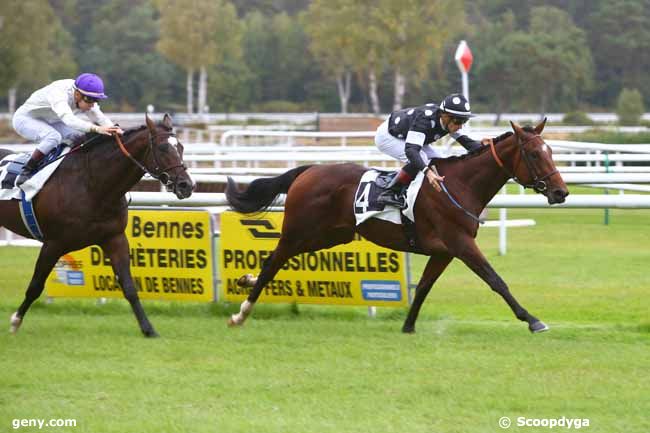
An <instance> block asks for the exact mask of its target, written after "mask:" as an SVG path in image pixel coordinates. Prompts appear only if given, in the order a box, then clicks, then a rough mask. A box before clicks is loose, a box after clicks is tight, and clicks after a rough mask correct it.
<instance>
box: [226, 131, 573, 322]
mask: <svg viewBox="0 0 650 433" xmlns="http://www.w3.org/2000/svg"><path fill="white" fill-rule="evenodd" d="M545 122H546V120H544V121H543V122H542V123H540V124H539V125H537V126H536V127H535V128H531V127H525V128H521V127H519V126H518V125H515V124H512V127H513V129H514V131H515V133H514V134H512V133H510V134H509V135H506V136H505V137H502V138H503V139H502V140H500V141H498V142H497V144H496V145H489V146H488V145H486V146H484V147H483V148H481V149H478V150H476V151H474V152H472V153H471V154H468V155H465V156H462V157H452V158H448V159H436V160H433V161H432V162H433V163H435V165H436V166H437V168H438V171H439V172H440V174H441V175H444V176H445V182H444V184H445V186H446V187H447V189H448V191H449V192H450V194H451V196H452V197H455V200H457V202H459V204H460V205H461V206H462V208H464V210H466V211H467V212H469V213H471V214H473V215H478V214H480V212H481V211H482V210H483V208H485V206H486V205H487V203H488V202H489V201H490V200H491V199H492V197H494V195H495V194H496V193H497V192H498V191H499V190H500V189H501V187H503V185H504V184H505V183H506V182H507V180H508V179H510V178H514V179H515V180H517V181H518V182H519V183H520V184H522V185H524V186H527V187H531V188H534V189H535V190H536V191H537V192H539V193H542V194H544V195H545V196H546V197H547V198H548V202H549V203H550V204H553V203H562V202H564V200H565V197H566V196H567V195H568V190H567V187H566V185H565V184H564V181H563V180H562V177H561V176H560V174H559V173H558V171H557V169H556V167H555V164H554V163H553V159H552V154H551V148H550V147H549V146H548V145H547V144H546V143H544V140H543V139H542V138H541V136H540V135H539V134H541V132H542V130H543V129H544V124H545ZM366 170H367V168H365V167H360V166H358V165H354V164H338V165H313V166H302V167H298V168H295V169H293V170H290V171H288V172H287V173H285V174H283V175H281V176H278V177H275V178H269V179H256V180H255V181H254V182H252V183H251V184H250V186H249V187H248V188H247V189H246V190H245V191H243V192H238V191H237V190H236V188H235V185H234V182H233V181H232V179H229V183H228V188H227V190H226V197H227V199H228V202H229V203H230V205H231V206H232V207H233V209H234V210H236V211H238V212H242V213H252V212H257V211H260V210H263V209H265V208H266V207H268V206H269V205H270V204H271V203H272V202H273V200H274V199H275V197H276V196H277V195H278V194H280V193H287V197H286V201H285V211H284V212H285V217H284V223H283V225H282V236H281V238H280V240H279V243H278V246H277V248H276V249H275V251H274V252H273V254H272V255H271V256H270V257H269V258H268V259H267V260H266V262H265V263H264V265H263V266H262V270H261V273H260V275H259V277H258V278H257V279H255V278H251V279H247V278H243V279H242V284H244V285H250V284H252V285H253V288H252V289H251V292H250V294H249V296H248V298H247V299H246V300H245V301H244V302H243V303H242V305H241V307H240V311H239V313H238V314H235V315H233V316H232V317H231V318H230V319H229V324H230V325H240V324H242V323H243V322H244V320H245V319H246V317H247V316H248V315H249V314H250V312H251V311H252V308H253V305H254V303H255V302H256V301H257V299H258V298H259V296H260V293H261V291H262V288H264V286H265V285H266V284H267V283H268V282H269V281H271V280H272V279H273V278H274V277H275V274H276V273H277V272H278V270H279V269H280V268H281V267H282V265H283V264H284V263H285V262H286V261H287V260H288V259H289V258H290V257H292V256H295V255H296V254H300V253H304V252H308V251H316V250H320V249H323V248H329V247H332V246H334V245H338V244H342V243H347V242H350V241H351V240H352V238H353V236H354V234H355V233H359V234H360V235H361V236H363V237H364V238H366V239H368V240H370V241H372V242H374V243H376V244H378V245H381V246H384V247H388V248H392V249H394V250H399V251H410V252H415V253H420V254H426V255H428V256H429V257H430V258H429V261H428V262H427V264H426V267H425V269H424V273H423V275H422V277H421V279H420V281H419V283H418V285H417V288H416V292H415V297H414V299H413V303H412V305H411V308H410V310H409V313H408V316H407V318H406V321H405V322H404V326H403V328H402V330H403V331H404V332H415V321H416V319H417V316H418V312H419V311H420V307H421V305H422V302H423V301H424V299H425V298H426V296H427V294H428V293H429V290H430V289H431V286H432V285H433V283H435V281H436V280H437V279H438V277H439V276H440V274H442V272H443V271H444V270H445V268H446V267H447V265H448V264H449V262H451V260H452V259H453V258H454V257H456V258H459V259H460V260H462V261H463V262H464V263H465V264H466V265H467V266H468V267H469V268H470V269H471V270H472V271H474V273H476V275H478V276H479V277H481V279H483V280H484V281H485V282H486V283H487V284H488V285H489V286H490V287H491V288H492V290H494V291H495V292H497V293H498V294H499V295H501V296H502V297H503V299H504V300H505V301H506V302H507V303H508V305H509V306H510V308H511V309H512V311H513V312H514V314H515V316H516V317H517V318H518V319H519V320H522V321H525V322H527V323H528V328H529V329H530V331H531V332H540V331H545V330H547V329H548V327H547V326H546V325H545V324H544V323H543V322H541V321H540V320H538V319H537V318H536V317H535V316H533V315H532V314H530V313H528V311H526V309H524V308H523V307H522V306H521V305H520V304H519V303H518V302H517V300H516V299H515V298H514V296H513V295H512V294H511V293H510V290H509V289H508V286H507V285H506V283H505V282H504V281H503V280H502V279H501V277H499V275H497V273H496V272H495V271H494V269H492V266H490V264H489V263H488V261H487V260H486V258H485V256H484V255H483V254H482V253H481V251H480V250H479V248H478V246H477V245H476V242H475V238H476V233H477V230H478V222H477V220H476V219H474V218H471V217H470V216H468V214H467V213H466V212H465V211H464V210H463V209H461V208H459V207H457V206H456V205H454V204H453V203H452V200H451V199H450V198H449V197H448V196H447V195H446V194H445V193H444V192H437V191H436V190H434V188H433V187H431V185H430V184H429V183H428V182H426V181H425V182H423V183H422V186H421V188H420V191H419V193H418V198H417V201H416V204H415V227H416V233H417V240H418V246H417V247H411V246H410V245H409V242H408V240H407V238H406V236H405V235H404V231H403V230H402V229H401V227H399V226H397V225H395V224H393V223H390V222H387V221H383V220H379V219H370V220H367V221H366V222H364V223H363V224H361V225H359V226H355V217H354V215H353V202H354V194H355V191H356V188H357V185H358V184H359V180H360V178H361V176H362V175H363V173H364V172H365V171H366Z"/></svg>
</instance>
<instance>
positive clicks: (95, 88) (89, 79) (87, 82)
mask: <svg viewBox="0 0 650 433" xmlns="http://www.w3.org/2000/svg"><path fill="white" fill-rule="evenodd" d="M74 88H75V89H76V90H78V91H79V92H81V93H82V94H84V95H86V96H90V97H91V98H95V99H106V98H108V96H106V95H105V94H104V82H103V81H102V79H101V78H99V76H97V75H95V74H89V73H85V74H81V75H79V76H78V77H77V79H76V80H74Z"/></svg>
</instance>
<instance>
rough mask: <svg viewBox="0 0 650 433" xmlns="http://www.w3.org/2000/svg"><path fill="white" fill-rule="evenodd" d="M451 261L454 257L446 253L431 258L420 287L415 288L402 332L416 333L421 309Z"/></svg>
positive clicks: (419, 284)
mask: <svg viewBox="0 0 650 433" xmlns="http://www.w3.org/2000/svg"><path fill="white" fill-rule="evenodd" d="M451 259H452V257H451V256H450V255H449V254H446V253H444V254H443V253H441V254H434V255H432V256H431V257H429V261H428V262H427V265H426V267H425V268H424V272H423V273H422V277H421V278H420V281H419V282H418V286H417V287H416V288H415V297H414V298H413V303H412V304H411V308H410V309H409V313H408V316H406V320H405V321H404V325H403V326H402V332H405V333H413V332H415V321H416V320H417V318H418V313H419V312H420V307H421V306H422V303H423V302H424V300H425V299H426V297H427V295H428V294H429V291H430V290H431V286H433V284H434V283H435V282H436V280H437V279H438V277H439V276H440V275H441V274H442V272H443V271H444V270H445V269H446V268H447V265H449V262H451Z"/></svg>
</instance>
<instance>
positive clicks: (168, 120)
mask: <svg viewBox="0 0 650 433" xmlns="http://www.w3.org/2000/svg"><path fill="white" fill-rule="evenodd" d="M162 123H163V125H165V128H167V129H172V128H173V127H174V125H172V117H171V116H170V115H169V114H167V113H165V117H163V121H162Z"/></svg>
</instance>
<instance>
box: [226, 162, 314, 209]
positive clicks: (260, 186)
mask: <svg viewBox="0 0 650 433" xmlns="http://www.w3.org/2000/svg"><path fill="white" fill-rule="evenodd" d="M310 167H311V165H302V166H300V167H296V168H294V169H291V170H289V171H287V172H286V173H284V174H281V175H280V176H276V177H271V178H262V179H255V180H254V181H253V182H251V184H250V185H248V188H246V189H245V190H244V191H237V187H236V186H235V181H234V180H233V179H232V178H231V177H230V176H228V186H227V187H226V200H227V201H228V204H229V205H230V206H231V207H232V208H233V209H234V210H235V211H237V212H239V213H253V212H261V211H264V210H266V209H267V208H268V207H269V206H271V205H272V204H273V201H274V200H275V198H276V197H277V196H278V194H281V193H285V194H286V192H287V191H289V187H290V186H291V184H292V183H293V182H294V181H295V180H296V178H297V177H298V176H300V174H301V173H302V172H303V171H305V170H307V169H308V168H310Z"/></svg>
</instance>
